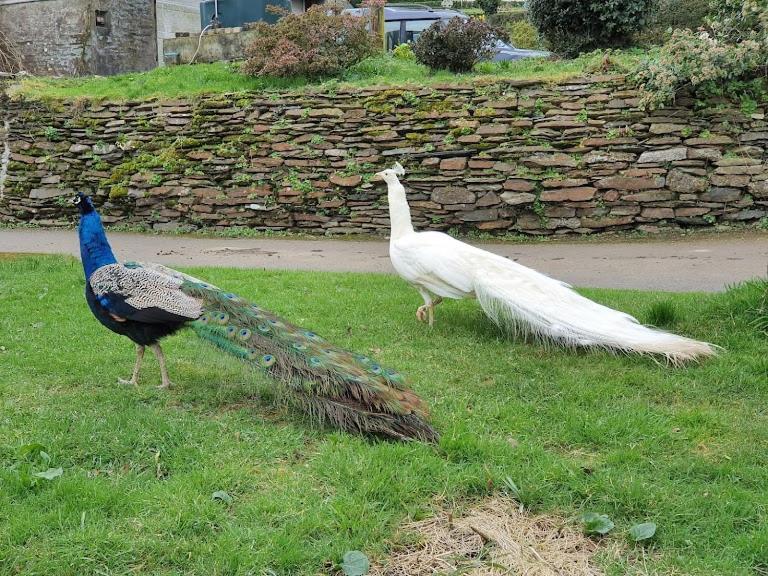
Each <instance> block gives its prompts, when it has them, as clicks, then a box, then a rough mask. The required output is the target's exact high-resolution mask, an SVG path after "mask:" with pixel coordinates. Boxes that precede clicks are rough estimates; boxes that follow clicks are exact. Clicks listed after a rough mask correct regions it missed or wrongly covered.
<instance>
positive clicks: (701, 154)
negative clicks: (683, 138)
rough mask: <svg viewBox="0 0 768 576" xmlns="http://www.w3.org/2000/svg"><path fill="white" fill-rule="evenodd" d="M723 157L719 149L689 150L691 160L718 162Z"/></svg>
mask: <svg viewBox="0 0 768 576" xmlns="http://www.w3.org/2000/svg"><path fill="white" fill-rule="evenodd" d="M722 157H723V153H722V152H720V150H718V149H717V148H689V149H688V158H690V159H691V160H709V161H710V162H717V161H718V160H720V159H721V158H722Z"/></svg>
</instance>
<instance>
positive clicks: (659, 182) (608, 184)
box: [595, 176, 664, 190]
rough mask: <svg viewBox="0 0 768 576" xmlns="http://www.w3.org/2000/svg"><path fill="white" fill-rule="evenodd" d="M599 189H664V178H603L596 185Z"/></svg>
mask: <svg viewBox="0 0 768 576" xmlns="http://www.w3.org/2000/svg"><path fill="white" fill-rule="evenodd" d="M595 186H597V187H598V188H616V189H617V190H648V189H650V188H662V187H663V186H664V178H661V177H657V178H628V177H626V176H609V177H608V178H601V179H600V180H598V181H597V183H596V184H595Z"/></svg>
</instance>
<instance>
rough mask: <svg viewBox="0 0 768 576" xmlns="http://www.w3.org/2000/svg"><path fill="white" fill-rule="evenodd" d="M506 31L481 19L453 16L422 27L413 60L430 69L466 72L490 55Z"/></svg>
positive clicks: (415, 45) (414, 46)
mask: <svg viewBox="0 0 768 576" xmlns="http://www.w3.org/2000/svg"><path fill="white" fill-rule="evenodd" d="M505 36H506V35H505V34H503V33H502V32H500V31H499V30H498V29H496V28H494V27H492V26H490V25H489V24H487V23H485V22H482V21H480V20H475V19H468V20H462V19H461V18H452V19H451V20H449V21H448V23H445V22H442V21H438V22H435V23H434V24H432V26H430V27H429V28H427V29H426V30H424V32H422V33H421V36H419V39H418V40H417V41H416V43H415V44H414V45H413V53H414V54H415V55H416V60H417V61H418V62H419V63H421V64H424V65H426V66H428V67H429V68H430V69H432V70H450V71H451V72H454V73H459V72H469V71H470V70H472V67H473V66H474V65H475V64H476V63H477V62H479V61H480V60H484V59H488V58H491V57H492V56H493V54H494V46H495V44H496V41H497V40H498V39H499V38H503V37H505Z"/></svg>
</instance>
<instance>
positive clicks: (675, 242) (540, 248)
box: [0, 228, 768, 292]
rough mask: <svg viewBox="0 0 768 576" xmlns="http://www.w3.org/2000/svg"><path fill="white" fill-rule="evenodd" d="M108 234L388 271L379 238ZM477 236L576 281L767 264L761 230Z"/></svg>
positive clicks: (131, 241) (183, 261)
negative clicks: (635, 237) (624, 237)
mask: <svg viewBox="0 0 768 576" xmlns="http://www.w3.org/2000/svg"><path fill="white" fill-rule="evenodd" d="M109 237H110V241H111V243H112V245H113V247H114V248H115V252H116V255H117V257H118V259H121V260H147V261H153V262H159V263H161V264H167V265H176V266H192V265H194V266H223V267H234V268H261V269H285V270H319V271H335V272H380V273H391V274H394V270H393V268H392V265H391V264H390V262H389V257H388V255H387V250H388V244H387V242H386V241H385V240H363V241H360V240H327V239H316V240H315V239H308V240H298V239H273V238H263V239H225V238H206V237H199V236H172V235H151V234H129V233H116V232H112V233H110V234H109ZM476 244H477V245H479V246H481V247H482V248H483V249H485V250H489V251H491V252H495V253H497V254H501V255H503V256H506V257H507V258H511V259H512V260H514V261H516V262H519V263H520V264H524V265H525V266H530V267H531V268H534V269H536V270H538V271H540V272H543V273H545V274H548V275H550V276H552V277H553V278H558V279H560V280H564V281H566V282H569V283H570V284H573V285H574V286H583V287H600V288H635V289H642V290H666V291H672V292H688V291H708V292H714V291H720V290H723V289H724V288H725V287H726V286H728V285H730V284H734V283H736V282H739V281H742V280H747V279H750V278H754V277H758V276H762V277H765V276H766V272H767V271H768V234H766V233H760V232H748V233H743V234H728V235H706V236H696V235H692V236H682V237H678V238H674V239H669V238H666V239H663V240H642V241H619V240H616V241H607V242H603V241H600V242H598V241H594V240H590V241H566V240H564V241H554V242H531V243H476ZM0 252H23V253H46V254H72V255H75V256H77V255H79V249H78V244H77V233H76V232H75V231H74V230H61V229H51V230H46V229H23V228H18V229H2V230H0Z"/></svg>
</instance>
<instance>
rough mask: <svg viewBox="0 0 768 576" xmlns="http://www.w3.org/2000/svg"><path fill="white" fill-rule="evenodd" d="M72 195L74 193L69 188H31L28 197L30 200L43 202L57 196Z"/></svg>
mask: <svg viewBox="0 0 768 576" xmlns="http://www.w3.org/2000/svg"><path fill="white" fill-rule="evenodd" d="M74 193H75V191H74V190H72V189H71V188H33V189H32V190H30V191H29V197H30V199H32V200H45V199H47V198H57V197H59V196H72V195H74Z"/></svg>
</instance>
